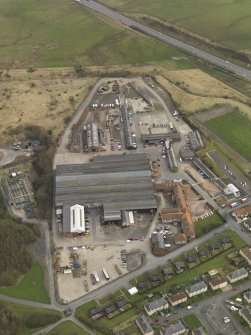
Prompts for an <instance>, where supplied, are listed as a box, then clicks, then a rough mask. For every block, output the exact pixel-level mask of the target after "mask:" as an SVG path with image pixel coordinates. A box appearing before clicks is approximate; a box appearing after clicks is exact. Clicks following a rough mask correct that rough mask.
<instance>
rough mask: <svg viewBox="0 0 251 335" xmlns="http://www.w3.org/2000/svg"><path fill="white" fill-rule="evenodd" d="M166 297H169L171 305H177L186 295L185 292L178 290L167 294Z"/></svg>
mask: <svg viewBox="0 0 251 335" xmlns="http://www.w3.org/2000/svg"><path fill="white" fill-rule="evenodd" d="M168 299H169V301H170V304H171V305H172V306H177V305H179V304H181V303H182V302H185V301H187V295H186V293H185V292H179V293H176V294H171V295H169V297H168Z"/></svg>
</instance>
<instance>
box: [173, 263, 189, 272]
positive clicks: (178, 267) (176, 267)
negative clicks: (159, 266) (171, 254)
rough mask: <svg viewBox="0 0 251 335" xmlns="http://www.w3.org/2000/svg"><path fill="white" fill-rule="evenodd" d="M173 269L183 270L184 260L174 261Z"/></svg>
mask: <svg viewBox="0 0 251 335" xmlns="http://www.w3.org/2000/svg"><path fill="white" fill-rule="evenodd" d="M174 266H175V269H176V271H177V272H181V271H184V270H185V268H186V265H185V263H184V262H176V263H174Z"/></svg>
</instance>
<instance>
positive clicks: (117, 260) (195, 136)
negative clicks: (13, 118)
mask: <svg viewBox="0 0 251 335" xmlns="http://www.w3.org/2000/svg"><path fill="white" fill-rule="evenodd" d="M167 106H171V103H170V98H169V96H168V94H167V93H166V92H165V91H164V90H163V89H161V88H160V87H159V86H158V84H157V83H156V82H155V81H154V80H153V79H152V78H151V77H149V76H146V77H143V78H127V79H121V78H115V79H107V80H105V79H102V80H101V81H99V82H98V83H97V84H96V86H95V89H94V90H93V91H92V92H91V94H90V95H89V97H87V99H86V101H85V102H83V103H82V104H81V108H80V109H79V111H78V112H77V113H76V115H75V116H74V119H73V120H72V121H71V123H70V124H69V127H68V128H67V129H66V131H65V133H64V135H63V137H62V140H61V141H60V142H59V146H58V153H57V154H56V157H55V217H54V243H55V246H56V250H55V255H54V268H55V270H56V272H57V279H58V293H59V297H60V299H61V300H62V302H64V303H68V302H70V301H72V300H74V299H77V298H79V297H81V296H83V295H85V294H87V293H88V292H90V291H93V290H95V289H96V288H99V287H101V286H103V285H105V284H106V283H107V282H108V281H112V280H115V279H117V278H118V277H120V276H123V275H125V274H126V273H128V271H133V270H134V269H136V268H138V267H140V266H141V265H142V263H144V262H145V261H146V255H149V254H150V253H152V254H153V256H150V257H155V256H163V255H166V254H168V252H170V251H173V250H175V249H176V248H179V247H180V246H181V245H183V244H186V243H189V242H190V241H191V240H193V239H194V238H195V237H196V224H197V226H198V235H199V236H201V234H203V232H204V231H210V230H211V229H213V228H210V226H212V227H213V226H214V225H215V224H216V221H217V225H218V226H219V225H221V224H222V223H223V220H221V219H220V218H218V217H217V213H215V211H214V208H212V207H211V206H210V205H209V203H208V202H207V200H205V198H204V197H202V196H201V194H200V193H198V191H197V189H196V187H197V185H200V186H201V188H202V189H204V190H205V191H206V192H207V193H208V195H209V196H211V197H215V196H218V195H221V196H222V197H223V198H224V196H225V195H224V190H225V187H226V185H225V184H224V183H223V182H220V181H219V182H218V180H216V179H217V178H216V179H215V175H214V174H213V173H212V172H210V171H209V170H208V168H207V167H205V166H204V165H203V164H202V162H200V160H199V159H195V160H194V161H196V162H197V163H192V158H194V157H195V155H196V152H197V151H199V150H201V149H203V148H204V142H203V139H202V137H201V135H200V132H199V131H198V130H195V131H192V129H190V127H189V126H188V124H186V122H185V121H184V120H183V118H182V117H181V116H180V114H179V112H178V111H175V110H174V109H171V110H170V107H167ZM194 161H193V162H194ZM181 176H182V177H181ZM188 177H189V178H190V183H191V184H190V183H188V182H183V180H186V179H187V178H188ZM191 180H193V182H191ZM217 182H218V184H217ZM204 220H205V221H204ZM214 221H215V223H214ZM203 222H205V225H203ZM212 222H213V223H214V224H213V225H212V224H211V223H212ZM69 287H72V288H73V289H71V290H69Z"/></svg>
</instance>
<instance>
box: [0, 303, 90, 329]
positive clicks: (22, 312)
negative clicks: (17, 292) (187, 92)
mask: <svg viewBox="0 0 251 335" xmlns="http://www.w3.org/2000/svg"><path fill="white" fill-rule="evenodd" d="M0 303H1V304H3V305H4V306H7V307H8V308H9V309H10V310H12V311H13V312H14V313H15V314H17V315H18V316H19V317H20V318H21V320H23V319H25V317H26V316H27V315H28V314H29V313H35V314H41V313H48V314H51V315H57V316H59V317H60V318H61V317H62V314H61V313H60V312H58V311H55V310H52V309H46V308H38V307H34V306H27V305H21V304H16V303H12V302H7V301H4V300H0ZM35 331H36V329H34V328H33V329H29V328H27V327H25V326H23V327H22V328H21V329H20V332H19V333H18V334H17V335H29V334H33V333H34V332H35ZM66 335H67V334H66ZM80 335H82V334H81V333H80ZM83 335H85V333H83Z"/></svg>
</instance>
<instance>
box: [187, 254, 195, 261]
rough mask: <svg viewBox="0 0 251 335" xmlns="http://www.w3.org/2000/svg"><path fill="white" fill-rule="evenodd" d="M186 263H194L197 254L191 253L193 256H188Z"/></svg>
mask: <svg viewBox="0 0 251 335" xmlns="http://www.w3.org/2000/svg"><path fill="white" fill-rule="evenodd" d="M186 261H187V263H196V262H197V256H195V255H193V256H189V257H187V259H186Z"/></svg>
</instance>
